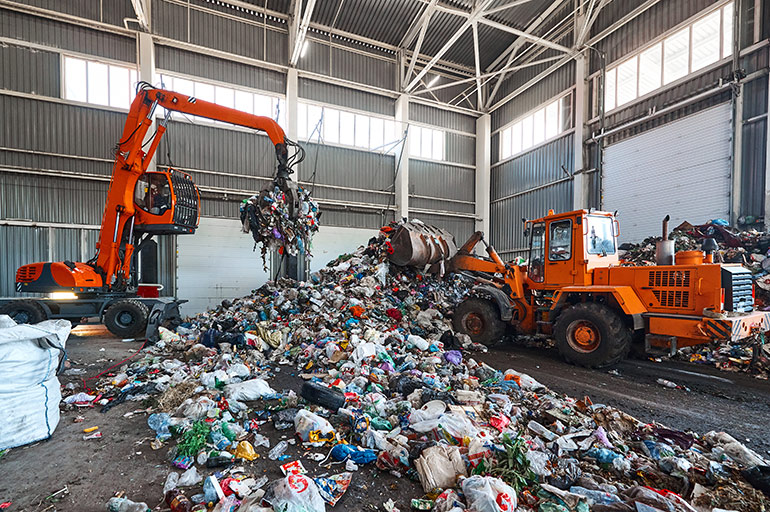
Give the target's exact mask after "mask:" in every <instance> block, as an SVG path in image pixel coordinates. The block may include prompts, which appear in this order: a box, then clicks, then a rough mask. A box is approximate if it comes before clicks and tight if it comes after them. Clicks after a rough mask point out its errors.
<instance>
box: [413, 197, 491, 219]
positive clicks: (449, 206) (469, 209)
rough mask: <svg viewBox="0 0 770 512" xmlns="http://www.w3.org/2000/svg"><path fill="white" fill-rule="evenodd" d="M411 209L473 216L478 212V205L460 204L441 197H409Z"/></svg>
mask: <svg viewBox="0 0 770 512" xmlns="http://www.w3.org/2000/svg"><path fill="white" fill-rule="evenodd" d="M409 208H412V209H413V210H428V211H432V212H451V213H467V214H471V215H473V214H475V212H476V205H475V204H473V203H470V204H469V203H458V202H455V201H449V200H447V199H443V198H440V197H436V198H432V197H415V196H411V195H410V196H409ZM416 215H417V214H416Z"/></svg>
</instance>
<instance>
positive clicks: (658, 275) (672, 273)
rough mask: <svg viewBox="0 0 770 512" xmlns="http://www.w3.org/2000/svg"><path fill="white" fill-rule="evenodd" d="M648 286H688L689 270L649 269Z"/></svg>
mask: <svg viewBox="0 0 770 512" xmlns="http://www.w3.org/2000/svg"><path fill="white" fill-rule="evenodd" d="M650 286H652V287H655V288H689V287H690V271H689V270H653V271H650Z"/></svg>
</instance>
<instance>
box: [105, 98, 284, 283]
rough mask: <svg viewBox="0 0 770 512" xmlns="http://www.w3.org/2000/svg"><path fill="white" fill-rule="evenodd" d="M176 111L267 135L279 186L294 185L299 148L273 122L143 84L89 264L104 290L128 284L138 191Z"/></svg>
mask: <svg viewBox="0 0 770 512" xmlns="http://www.w3.org/2000/svg"><path fill="white" fill-rule="evenodd" d="M157 107H162V108H164V109H166V111H167V113H166V116H165V117H164V118H163V119H162V120H160V121H159V122H158V125H157V130H156V131H155V133H154V134H152V135H151V136H150V139H149V140H147V141H145V136H146V135H147V132H148V130H149V129H150V127H151V126H152V122H153V116H154V112H155V109H156V108H157ZM172 111H173V112H181V113H185V114H190V115H195V116H200V117H205V118H207V119H213V120H217V121H223V122H227V123H230V124H233V125H237V126H243V127H246V128H252V129H255V130H259V131H263V132H265V133H266V134H267V136H268V137H269V138H270V140H271V141H272V143H273V145H274V146H275V154H276V158H277V160H278V167H277V175H276V182H277V183H279V184H285V182H287V181H290V180H289V175H290V174H291V173H292V172H293V171H292V169H291V166H292V164H293V162H292V160H293V159H294V157H295V156H296V155H292V157H291V158H290V157H289V154H288V146H294V147H297V144H296V143H294V142H292V141H290V140H288V139H287V138H286V136H285V134H284V131H283V129H282V128H281V127H280V126H279V125H278V123H277V122H276V121H274V120H273V119H271V118H269V117H262V116H255V115H252V114H248V113H246V112H241V111H239V110H235V109H232V108H227V107H223V106H221V105H217V104H215V103H210V102H208V101H203V100H199V99H197V98H194V97H191V96H186V95H183V94H179V93H176V92H172V91H167V90H163V89H155V88H152V87H151V86H149V84H140V89H139V91H138V93H137V95H136V98H135V99H134V101H133V103H132V104H131V109H130V111H129V113H128V118H127V120H126V124H125V127H124V128H123V134H122V136H121V138H120V141H119V142H118V144H117V147H116V151H115V164H114V166H113V171H112V180H111V182H110V188H109V192H108V194H107V202H106V204H105V207H104V215H103V217H102V225H101V230H100V233H99V241H98V243H97V244H96V249H97V254H96V256H95V258H94V259H93V260H91V262H90V263H91V264H92V265H94V267H95V269H96V271H97V272H98V273H99V274H100V275H101V276H102V279H103V285H104V286H105V287H108V288H111V289H112V288H113V279H115V285H118V286H116V288H119V287H120V286H121V285H124V284H125V283H126V282H127V280H128V279H129V275H130V266H131V256H132V254H133V251H134V246H133V229H134V222H135V206H134V188H135V186H136V184H137V181H138V180H139V178H140V176H142V174H143V173H144V172H145V171H146V170H147V168H148V166H149V165H150V162H151V161H152V158H153V156H154V154H155V151H156V150H157V148H158V144H159V143H160V140H161V138H162V137H163V134H164V133H165V132H166V125H167V123H168V119H169V113H170V112H172ZM148 143H149V144H150V146H149V148H148V149H147V151H146V152H145V150H144V149H143V148H144V147H145V146H147V144H148ZM126 229H128V230H129V233H128V237H127V238H126V237H125V236H124V231H125V230H126Z"/></svg>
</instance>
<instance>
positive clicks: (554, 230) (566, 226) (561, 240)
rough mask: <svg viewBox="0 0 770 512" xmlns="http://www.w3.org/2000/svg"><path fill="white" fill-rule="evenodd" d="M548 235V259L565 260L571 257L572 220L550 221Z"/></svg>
mask: <svg viewBox="0 0 770 512" xmlns="http://www.w3.org/2000/svg"><path fill="white" fill-rule="evenodd" d="M550 228H551V229H550V234H549V235H548V259H549V260H551V261H567V260H569V259H570V258H571V257H572V221H571V220H569V219H565V220H558V221H555V222H551V226H550Z"/></svg>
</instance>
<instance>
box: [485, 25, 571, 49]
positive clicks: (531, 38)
mask: <svg viewBox="0 0 770 512" xmlns="http://www.w3.org/2000/svg"><path fill="white" fill-rule="evenodd" d="M479 22H480V23H483V24H484V25H488V26H490V27H492V28H496V29H498V30H502V31H503V32H509V33H511V34H515V35H517V36H519V37H522V38H524V39H528V40H529V41H532V42H533V43H535V44H539V45H540V46H545V47H548V48H552V49H554V50H558V51H560V52H562V53H571V52H572V50H571V49H569V48H567V47H566V46H563V45H560V44H559V43H554V42H553V41H549V40H548V39H545V38H542V37H539V36H536V35H533V34H530V33H528V32H526V31H524V30H519V29H517V28H513V27H509V26H508V25H503V24H502V23H497V22H496V21H492V20H490V19H487V18H483V17H482V18H479Z"/></svg>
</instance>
